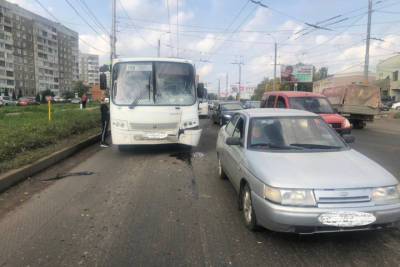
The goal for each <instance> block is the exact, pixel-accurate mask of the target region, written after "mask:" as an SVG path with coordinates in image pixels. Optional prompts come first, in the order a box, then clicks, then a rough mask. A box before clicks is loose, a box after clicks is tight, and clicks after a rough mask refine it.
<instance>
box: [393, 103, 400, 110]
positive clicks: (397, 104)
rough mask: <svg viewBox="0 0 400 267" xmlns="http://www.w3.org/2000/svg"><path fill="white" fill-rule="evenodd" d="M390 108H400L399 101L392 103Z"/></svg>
mask: <svg viewBox="0 0 400 267" xmlns="http://www.w3.org/2000/svg"><path fill="white" fill-rule="evenodd" d="M392 109H396V110H400V102H396V103H393V104H392Z"/></svg>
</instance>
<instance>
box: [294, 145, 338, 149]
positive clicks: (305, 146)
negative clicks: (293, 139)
mask: <svg viewBox="0 0 400 267" xmlns="http://www.w3.org/2000/svg"><path fill="white" fill-rule="evenodd" d="M290 145H291V146H297V147H303V148H311V149H340V148H342V147H341V146H331V145H321V144H290Z"/></svg>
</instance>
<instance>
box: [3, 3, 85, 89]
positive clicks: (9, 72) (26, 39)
mask: <svg viewBox="0 0 400 267" xmlns="http://www.w3.org/2000/svg"><path fill="white" fill-rule="evenodd" d="M78 38H79V36H78V33H76V32H74V31H72V30H70V29H68V28H66V27H65V26H63V25H61V24H59V23H56V22H53V21H51V20H48V19H46V18H44V17H41V16H39V15H37V14H34V13H32V12H30V11H28V10H26V9H23V8H21V7H19V6H18V5H16V4H12V3H9V2H7V1H5V0H0V93H4V92H5V91H8V92H9V93H10V94H11V93H12V92H15V94H16V95H23V96H34V95H35V94H37V93H40V92H41V91H43V90H46V89H50V90H52V91H53V92H54V93H55V94H56V95H60V94H62V92H64V91H67V90H71V89H72V82H73V81H75V80H78V78H79V77H78V51H79V48H78V43H79V42H78ZM3 74H4V75H3Z"/></svg>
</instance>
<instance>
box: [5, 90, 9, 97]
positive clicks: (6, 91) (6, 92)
mask: <svg viewBox="0 0 400 267" xmlns="http://www.w3.org/2000/svg"><path fill="white" fill-rule="evenodd" d="M4 96H9V94H8V89H7V88H6V90H5V91H4Z"/></svg>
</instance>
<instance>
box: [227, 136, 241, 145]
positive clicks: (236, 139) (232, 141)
mask: <svg viewBox="0 0 400 267" xmlns="http://www.w3.org/2000/svg"><path fill="white" fill-rule="evenodd" d="M225 143H226V144H227V145H228V146H240V145H241V144H242V140H241V139H240V138H239V137H228V138H226V141H225Z"/></svg>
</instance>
